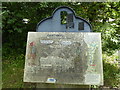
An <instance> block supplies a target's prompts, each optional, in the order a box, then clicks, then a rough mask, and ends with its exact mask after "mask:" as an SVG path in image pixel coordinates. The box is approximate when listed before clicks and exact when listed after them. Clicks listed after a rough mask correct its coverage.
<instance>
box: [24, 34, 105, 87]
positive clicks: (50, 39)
mask: <svg viewBox="0 0 120 90" xmlns="http://www.w3.org/2000/svg"><path fill="white" fill-rule="evenodd" d="M24 82H33V83H58V84H79V85H103V65H102V50H101V33H91V32H28V37H27V47H26V60H25V69H24Z"/></svg>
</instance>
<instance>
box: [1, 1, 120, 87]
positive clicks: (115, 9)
mask: <svg viewBox="0 0 120 90" xmlns="http://www.w3.org/2000/svg"><path fill="white" fill-rule="evenodd" d="M58 6H69V7H71V8H73V10H75V12H76V15H77V16H80V17H82V18H84V19H86V20H87V21H89V22H90V23H91V25H92V27H93V32H101V33H102V50H103V54H104V55H103V56H104V57H103V60H104V78H105V86H111V87H113V86H119V79H118V78H119V68H118V67H117V64H115V63H111V61H114V60H116V59H117V58H118V57H116V56H114V55H113V53H114V52H116V50H118V49H120V42H119V40H120V39H119V36H120V2H107V3H103V2H101V3H100V2H99V3H98V2H81V3H80V2H69V3H68V2H66V3H65V2H59V3H55V2H44V3H40V2H39V3H38V2H34V3H33V2H4V3H2V35H3V40H2V44H3V48H2V51H3V52H2V53H3V88H10V87H15V88H21V87H25V86H24V84H23V81H22V79H23V68H24V57H25V56H24V55H25V50H26V40H27V32H28V31H36V25H37V23H38V22H39V21H40V20H42V19H44V18H46V17H49V16H51V15H52V12H53V11H54V10H55V8H57V7H58ZM26 19H27V20H28V21H25V20H26ZM26 22H27V23H26ZM111 55H112V56H111ZM108 57H110V58H108ZM13 78H14V79H13ZM28 86H29V85H28Z"/></svg>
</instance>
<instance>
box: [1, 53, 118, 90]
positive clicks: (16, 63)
mask: <svg viewBox="0 0 120 90" xmlns="http://www.w3.org/2000/svg"><path fill="white" fill-rule="evenodd" d="M13 57H16V58H11V57H10V58H8V59H7V60H3V61H2V82H3V83H2V88H35V87H36V84H34V83H24V82H23V75H24V63H25V57H24V55H23V54H22V55H19V56H13ZM105 59H107V58H106V57H104V60H105ZM107 60H108V59H107ZM105 61H106V60H105ZM118 74H120V72H119V70H118V68H117V67H116V66H115V64H110V63H109V62H104V82H105V85H106V86H118V85H119V83H120V82H119V80H117V79H119V78H118V77H116V76H118ZM58 86H59V85H58ZM69 87H70V86H69ZM75 87H79V86H75Z"/></svg>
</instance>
